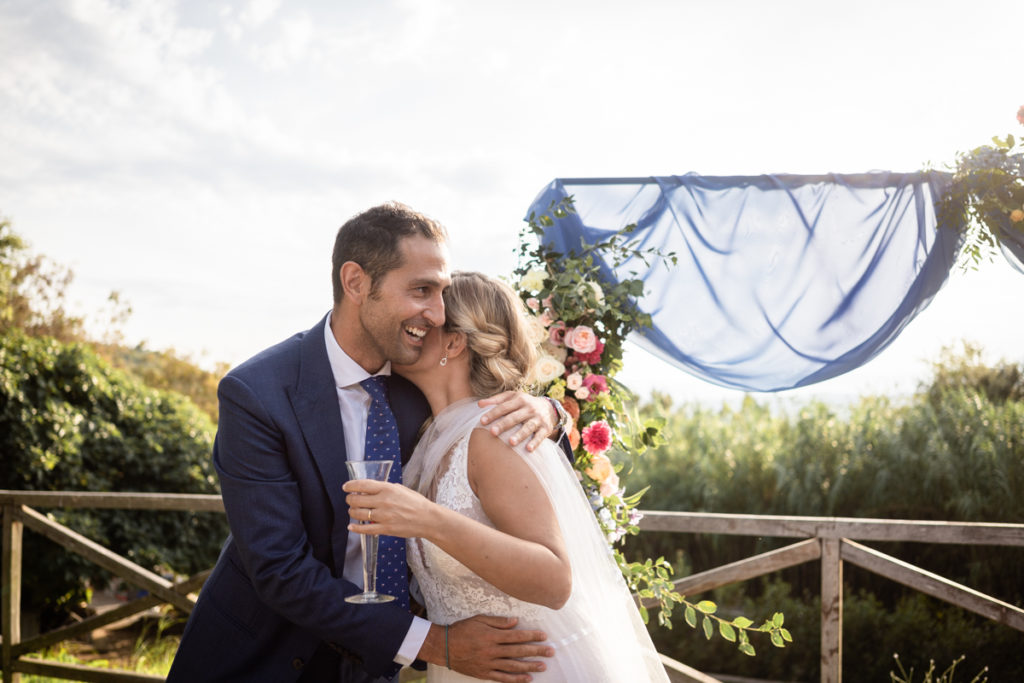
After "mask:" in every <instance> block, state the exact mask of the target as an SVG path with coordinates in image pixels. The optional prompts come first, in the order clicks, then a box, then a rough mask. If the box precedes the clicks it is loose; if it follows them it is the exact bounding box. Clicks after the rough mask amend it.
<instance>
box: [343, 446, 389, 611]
mask: <svg viewBox="0 0 1024 683" xmlns="http://www.w3.org/2000/svg"><path fill="white" fill-rule="evenodd" d="M391 463H392V461H391V460H346V461H345V467H347V468H348V476H349V478H350V479H373V480H374V481H387V480H388V473H389V472H390V471H391ZM357 523H358V524H369V522H357ZM378 540H379V539H378V537H377V536H375V535H373V534H360V535H359V543H360V544H361V545H362V548H363V592H362V593H356V594H354V595H350V596H348V597H346V598H345V602H354V603H356V604H359V605H366V604H374V603H381V602H391V601H392V600H394V599H395V596H393V595H384V594H382V593H378V592H377V542H378Z"/></svg>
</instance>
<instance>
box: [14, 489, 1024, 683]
mask: <svg viewBox="0 0 1024 683" xmlns="http://www.w3.org/2000/svg"><path fill="white" fill-rule="evenodd" d="M0 507H2V508H3V559H2V569H3V605H2V611H3V615H2V616H3V659H2V670H3V681H4V682H5V683H7V682H12V683H13V682H17V681H18V680H19V678H20V674H22V673H27V674H37V675H44V676H51V677H54V678H63V679H67V680H76V681H95V682H98V683H115V682H116V683H126V682H132V683H134V682H141V681H161V680H163V679H162V678H161V677H159V676H147V675H143V674H136V673H133V672H128V671H117V670H102V669H95V668H90V667H84V666H76V665H71V664H63V663H57V662H50V661H45V660H41V659H35V658H28V657H25V655H27V654H29V653H34V652H40V651H43V650H45V649H46V648H48V647H50V646H51V645H54V644H56V643H59V642H61V641H64V640H68V639H71V638H75V637H77V636H80V635H82V634H84V633H90V632H92V631H94V630H96V629H99V628H102V627H104V626H106V625H109V624H111V623H114V622H116V621H120V620H122V619H125V618H127V617H130V616H132V615H135V614H138V613H139V612H142V611H143V610H146V609H149V608H150V607H153V606H155V605H158V604H162V603H169V604H172V605H174V606H175V607H177V608H179V609H181V610H182V611H184V612H191V611H192V608H193V607H194V606H195V602H194V601H193V600H192V598H191V597H189V594H190V593H193V592H195V591H196V590H198V589H199V588H200V587H201V586H202V584H203V581H205V580H206V577H207V576H208V575H209V571H206V572H202V573H200V574H197V575H195V576H192V577H189V578H188V579H186V580H184V581H181V582H179V583H171V582H170V581H168V580H166V579H164V578H163V577H161V576H158V575H156V574H154V573H152V572H151V571H149V570H147V569H145V568H144V567H140V566H139V565H137V564H135V563H133V562H131V561H129V560H127V559H125V558H123V557H120V556H119V555H116V554H115V553H112V552H111V551H109V550H108V549H106V548H104V547H103V546H101V545H99V544H98V543H95V542H94V541H91V540H89V539H88V538H85V537H84V536H82V535H80V534H78V533H76V532H75V531H73V530H71V529H68V528H67V527H65V526H63V525H61V524H58V523H57V522H54V521H53V520H51V519H49V518H48V517H47V516H45V515H43V514H40V513H39V512H37V511H36V510H35V509H34V508H35V507H40V508H92V509H98V508H108V509H111V508H113V509H134V510H186V511H206V512H223V510H224V505H223V503H222V501H221V499H220V497H219V496H212V495H191V494H164V493H76V492H32V491H0ZM26 527H27V528H28V529H29V530H31V531H33V532H36V533H39V534H41V535H43V536H45V537H46V538H48V539H50V540H52V541H54V542H55V543H58V544H60V545H62V546H64V547H65V548H67V549H68V550H70V551H71V552H74V553H76V554H78V555H81V556H82V557H84V558H86V559H88V560H90V561H92V562H94V563H96V564H97V565H99V566H101V567H103V568H105V569H107V570H109V571H110V572H112V573H113V574H115V575H116V576H118V577H120V578H122V579H123V580H125V581H127V582H128V583H131V584H133V585H135V586H138V587H139V588H142V589H144V590H145V591H147V592H148V595H147V596H145V597H142V598H139V599H137V600H134V601H132V602H129V603H126V604H124V605H122V606H120V607H117V608H115V609H113V610H110V611H108V612H105V613H103V614H98V615H95V616H92V617H89V618H87V619H84V620H83V621H81V622H78V623H76V624H73V625H70V626H64V627H61V628H58V629H55V630H52V631H48V632H46V633H42V634H39V635H37V636H34V637H32V638H30V639H28V640H24V641H23V640H22V639H21V627H20V624H21V577H22V536H23V530H24V529H25V528H26ZM640 528H641V530H642V531H660V532H666V531H667V532H675V533H704V534H733V535H742V536H769V537H778V538H799V539H802V540H800V541H798V542H797V543H794V544H792V545H789V546H786V547H784V548H780V549H778V550H773V551H771V552H767V553H762V554H760V555H756V556H754V557H749V558H746V559H744V560H740V561H738V562H733V563H731V564H727V565H725V566H722V567H718V568H715V569H710V570H708V571H704V572H700V573H699V574H693V575H691V576H687V577H684V578H682V579H679V580H678V581H676V582H675V584H676V589H677V590H679V591H680V592H681V593H684V594H685V595H687V596H690V597H692V596H694V595H697V594H700V593H703V592H705V591H709V590H711V589H713V588H718V587H720V586H725V585H728V584H731V583H736V582H738V581H745V580H748V579H752V578H755V577H758V576H761V575H764V574H769V573H771V572H775V571H778V570H781V569H786V568H788V567H793V566H796V565H799V564H803V563H805V562H811V561H814V560H820V561H821V605H822V610H821V680H822V681H823V682H824V683H832V682H834V683H839V682H840V681H841V679H842V611H843V563H844V562H850V563H852V564H854V565H857V566H859V567H863V568H865V569H867V570H869V571H872V572H874V573H876V574H880V575H881V576H885V577H887V578H889V579H892V580H894V581H897V582H899V583H902V584H904V585H907V586H909V587H911V588H913V589H915V590H918V591H920V592H922V593H925V594H927V595H931V596H933V597H936V598H939V599H941V600H945V601H947V602H950V603H952V604H954V605H958V606H960V607H962V608H964V609H967V610H970V611H972V612H976V613H978V614H981V615H982V616H984V617H987V618H989V619H991V620H993V621H996V622H999V623H1001V624H1005V625H1006V626H1009V627H1011V628H1015V629H1017V630H1020V631H1024V610H1022V609H1021V608H1019V607H1016V606H1014V605H1010V604H1008V603H1005V602H1002V601H1000V600H997V599H995V598H993V597H990V596H988V595H984V594H982V593H979V592H978V591H975V590H973V589H971V588H968V587H966V586H962V585H960V584H958V583H955V582H953V581H950V580H948V579H945V578H943V577H941V576H937V575H935V574H932V573H931V572H928V571H925V570H923V569H920V568H918V567H914V566H912V565H910V564H907V563H906V562H903V561H901V560H899V559H896V558H894V557H890V556H888V555H885V554H883V553H880V552H878V551H877V550H873V549H872V548H869V547H866V546H864V545H861V544H860V543H857V542H856V541H912V542H922V543H946V544H954V545H996V546H1017V547H1021V546H1024V524H975V523H958V522H921V521H907V520H880V519H846V518H832V517H782V516H763V515H761V516H757V515H729V514H711V513H694V512H650V511H648V512H645V515H644V518H643V520H642V521H641V523H640ZM648 606H653V605H648ZM663 660H664V662H665V667H666V670H667V671H668V673H669V677H670V679H671V680H672V681H673V683H675V682H680V681H685V682H688V683H711V682H713V681H714V680H715V679H713V678H711V677H710V676H707V675H705V674H701V673H700V672H698V671H695V670H693V669H691V668H689V667H687V666H685V665H683V664H680V663H679V662H675V661H673V660H671V659H669V658H667V657H663Z"/></svg>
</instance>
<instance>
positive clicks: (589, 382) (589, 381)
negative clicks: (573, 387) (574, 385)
mask: <svg viewBox="0 0 1024 683" xmlns="http://www.w3.org/2000/svg"><path fill="white" fill-rule="evenodd" d="M583 386H584V387H586V388H587V390H589V392H590V393H591V394H593V395H595V396H596V395H597V394H607V393H608V378H606V377H605V376H604V375H587V376H586V377H584V378H583Z"/></svg>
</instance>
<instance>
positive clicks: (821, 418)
mask: <svg viewBox="0 0 1024 683" xmlns="http://www.w3.org/2000/svg"><path fill="white" fill-rule="evenodd" d="M1020 375H1021V368H1020V367H1019V366H1014V365H1012V364H1008V363H1005V362H1004V363H999V364H997V365H995V366H991V367H989V366H986V365H985V364H983V363H982V362H981V360H980V354H979V352H977V350H974V349H970V348H969V347H968V349H967V350H966V351H965V352H964V353H963V354H962V355H954V354H953V353H952V352H948V351H947V352H946V353H945V354H944V355H943V356H942V357H941V358H940V359H939V360H938V361H937V362H936V363H935V366H934V372H933V378H932V380H931V381H930V382H928V383H927V384H925V385H923V386H922V387H921V388H920V390H919V392H918V394H917V395H916V396H914V397H913V398H911V399H909V400H906V401H905V402H900V403H896V402H894V401H892V400H890V399H886V398H881V397H870V398H863V399H861V400H860V401H859V402H858V403H856V404H855V405H853V406H851V407H849V408H845V409H842V410H838V409H835V408H831V407H829V406H827V405H825V404H822V403H811V404H808V405H805V406H803V407H802V408H800V409H799V410H798V411H796V412H793V413H774V412H773V411H772V410H771V409H770V408H769V407H767V406H766V405H764V404H760V403H758V402H757V401H756V400H754V399H753V398H752V397H749V396H748V397H746V398H745V399H744V401H743V402H742V405H741V406H739V407H738V408H730V407H728V406H724V407H722V408H721V409H717V410H712V409H708V408H702V407H699V406H690V405H687V406H680V407H673V406H672V405H671V402H670V401H669V400H668V399H666V398H665V397H662V396H655V397H653V399H652V401H651V402H650V403H649V404H647V405H645V406H643V407H642V408H641V410H640V413H641V415H653V416H659V417H662V418H664V419H665V428H664V433H665V436H666V443H665V444H664V445H662V446H659V447H658V448H655V449H652V450H651V451H650V452H648V453H647V454H646V455H645V456H644V458H642V459H640V460H639V461H637V463H636V466H635V469H634V472H633V475H632V481H634V482H636V485H640V486H645V485H648V486H650V487H651V488H650V490H649V491H648V493H647V494H646V496H645V498H644V507H645V508H647V509H659V510H687V511H707V512H732V513H745V514H765V515H771V514H776V515H813V516H818V515H823V516H841V517H880V518H892V519H925V520H953V521H976V522H1014V523H1021V522H1024V498H1022V497H1021V496H1020V491H1021V490H1024V488H1022V487H1024V435H1022V432H1021V425H1024V400H1021V397H1020V390H1019V386H1020V380H1019V378H1020ZM790 542H792V541H791V540H788V539H787V540H779V539H770V538H749V537H733V536H722V535H679V534H661V533H653V532H645V533H643V534H641V535H640V536H638V537H630V538H629V539H628V541H627V542H626V545H625V548H624V552H625V553H627V554H628V555H630V556H634V555H639V556H658V555H664V556H665V557H667V558H670V559H672V560H673V563H674V565H675V566H676V567H678V568H680V569H679V571H680V573H682V574H684V575H685V574H687V573H689V572H691V571H702V570H705V569H708V568H711V567H714V566H719V565H722V564H725V563H727V562H731V561H735V560H738V559H741V558H743V557H748V556H750V555H753V554H755V553H759V552H765V551H768V550H772V549H774V548H777V547H780V546H782V545H784V544H787V543H790ZM870 545H872V546H873V547H877V548H878V549H879V550H881V551H882V552H885V553H888V554H891V555H894V556H896V557H899V558H900V559H902V560H905V561H907V562H910V563H912V564H916V565H918V566H921V567H923V568H925V569H927V570H929V571H932V572H935V573H937V574H940V575H942V576H946V577H948V578H950V579H952V580H954V581H957V582H959V583H963V584H966V585H968V586H971V587H972V588H975V589H978V590H980V591H983V592H985V593H988V594H990V595H994V596H995V597H997V598H999V599H1002V600H1005V601H1007V602H1011V603H1014V604H1017V605H1024V551H1022V550H1021V549H1019V548H1010V547H990V546H951V545H939V544H921V543H872V544H870ZM781 576H782V577H783V578H784V579H785V580H786V581H787V582H789V583H791V584H792V585H793V586H794V587H795V591H796V595H797V596H798V598H792V599H790V598H787V599H785V600H783V599H781V597H780V595H779V594H778V593H777V592H775V593H773V592H772V591H771V589H770V588H766V587H764V586H763V585H760V584H758V583H756V582H754V583H752V584H751V585H747V584H744V585H741V586H736V587H731V588H733V589H734V592H728V591H727V592H725V593H724V594H718V593H716V595H715V596H714V597H715V601H716V603H717V604H719V606H720V607H719V613H726V614H728V613H729V611H730V610H742V611H743V613H745V614H757V613H759V612H760V613H763V612H765V611H768V610H771V611H774V609H779V610H782V611H784V612H785V614H786V623H787V628H789V629H790V630H791V631H792V634H793V636H794V637H795V638H797V639H798V641H799V642H817V637H818V636H817V633H816V629H817V623H818V619H819V616H818V613H817V607H816V606H814V605H813V604H812V605H809V606H808V607H803V608H802V607H800V606H798V605H797V604H796V603H798V602H799V603H801V604H803V603H804V601H805V600H808V599H807V598H806V596H817V593H818V590H819V582H820V576H819V572H818V567H817V566H816V565H814V564H813V563H812V564H809V565H803V566H800V567H796V568H793V569H789V570H786V571H785V572H782V573H781ZM846 580H847V589H848V590H850V589H851V587H853V588H855V589H856V590H859V591H861V593H860V597H859V598H856V599H854V598H853V597H852V596H850V594H849V593H848V594H847V598H848V599H847V600H846V603H845V606H844V610H845V624H844V646H843V647H844V661H846V662H847V663H852V664H850V665H851V666H857V667H864V666H866V665H867V663H868V662H871V663H872V665H873V666H874V665H875V664H877V663H878V662H880V661H882V655H883V653H884V656H885V657H887V656H888V655H889V654H891V653H892V652H893V651H898V652H900V653H901V657H903V658H904V661H915V662H927V661H928V659H929V658H932V659H935V660H936V661H951V660H952V659H953V658H954V657H956V656H958V655H959V654H961V653H967V654H968V661H971V662H978V663H979V664H978V666H979V668H980V666H981V665H988V666H989V667H990V670H991V672H992V674H991V675H992V677H993V680H1022V679H1024V667H1022V666H1021V665H1020V663H1019V662H1017V661H1016V660H1015V659H1014V658H1013V657H1010V656H1008V655H1007V654H1006V653H1013V652H1020V651H1024V636H1021V634H1019V633H1017V632H1015V631H1012V630H1011V629H1007V628H1006V627H1002V626H999V625H996V624H992V623H991V622H987V621H984V620H981V619H980V618H978V619H977V620H975V619H974V618H973V617H969V616H956V615H957V614H958V613H960V612H959V610H956V609H953V608H949V607H948V606H945V605H944V604H943V603H934V605H931V604H929V606H927V608H925V607H922V606H921V605H922V604H923V603H920V604H919V603H917V602H915V601H914V600H913V599H910V598H907V597H906V596H907V595H908V592H907V591H906V590H905V589H903V588H901V587H900V586H898V585H896V584H895V583H893V582H891V581H888V580H886V579H884V578H881V577H877V576H875V575H873V574H870V573H867V572H862V571H853V570H848V571H847V573H846ZM745 591H746V592H749V595H747V596H746V597H744V592H745ZM759 592H761V593H762V595H760V596H759V595H758V593H759ZM723 595H724V597H723ZM814 600H817V598H816V597H815V598H814ZM872 601H873V602H872ZM868 602H870V604H868ZM764 605H771V606H772V607H771V608H766V607H764ZM866 613H870V618H866V617H865V618H861V617H860V616H858V615H861V614H866ZM960 614H961V615H962V613H960ZM701 640H703V639H701ZM691 641H692V637H691ZM656 643H657V644H658V645H659V649H661V646H662V645H664V646H665V647H667V648H672V647H673V645H672V644H671V643H672V640H669V639H665V638H661V639H660V640H658V639H656ZM992 643H997V644H999V645H998V646H996V645H992ZM675 647H676V649H675V653H676V654H672V651H670V650H662V651H665V652H666V654H670V656H676V655H678V656H677V658H678V659H680V660H681V661H685V662H686V663H687V664H690V665H692V666H696V667H697V668H701V669H703V670H714V669H715V668H716V667H718V666H721V664H722V663H723V662H725V661H726V659H727V658H726V657H724V656H723V653H722V652H721V651H720V650H713V652H715V653H717V654H710V655H708V656H707V658H706V659H705V658H704V654H703V653H704V652H705V651H706V649H707V647H709V646H705V645H703V644H701V645H699V646H698V645H697V644H696V643H695V642H690V644H689V645H686V644H682V645H678V646H675ZM804 650H810V651H811V652H809V654H807V657H808V659H807V662H805V663H794V661H795V660H791V659H789V658H788V657H789V655H787V658H786V659H785V660H784V661H785V662H786V663H785V664H778V665H776V664H775V663H774V662H777V661H780V660H778V659H777V658H776V657H775V656H774V655H764V656H759V657H758V663H757V664H752V665H750V666H747V667H745V668H740V667H737V668H735V669H732V670H730V671H729V673H733V674H735V675H751V676H753V675H756V676H758V677H763V678H782V679H785V680H794V679H795V680H811V679H814V678H816V677H817V668H816V667H817V657H818V655H817V650H816V648H800V651H804ZM696 652H700V653H702V654H701V655H700V656H699V657H698V658H695V653H696ZM1000 652H1002V653H1003V654H1002V655H1000ZM812 655H813V656H812ZM716 657H717V658H716ZM793 657H797V658H798V655H796V654H794V655H793ZM1018 659H1019V658H1018ZM761 660H764V661H763V662H762V661H761ZM800 661H802V660H800ZM762 665H763V666H762ZM922 668H923V667H919V671H920V670H922ZM997 670H998V671H1001V672H1002V674H1001V675H999V676H997V675H996V674H995V672H996V671H997ZM872 671H874V673H873V674H872V676H868V675H867V674H866V673H865V671H864V670H863V669H862V668H857V669H856V672H857V673H856V676H855V677H854V678H855V679H856V680H887V677H888V671H887V670H886V669H884V668H879V669H878V670H877V671H875V670H874V669H873V670H872ZM1011 674H1012V675H1011Z"/></svg>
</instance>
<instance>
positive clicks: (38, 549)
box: [0, 330, 227, 615]
mask: <svg viewBox="0 0 1024 683" xmlns="http://www.w3.org/2000/svg"><path fill="white" fill-rule="evenodd" d="M213 432H214V427H213V424H212V422H211V421H210V419H209V417H208V416H207V415H206V414H205V413H203V412H202V411H200V410H199V409H197V408H196V407H195V405H194V404H192V403H191V402H190V401H189V400H187V399H186V398H184V397H182V396H180V395H178V394H174V393H170V392H161V391H157V390H153V389H151V388H148V387H146V386H144V385H143V384H142V383H140V382H139V381H138V380H136V379H134V378H133V377H131V376H129V375H127V374H125V373H123V372H121V371H118V370H115V369H113V368H112V367H110V365H109V364H108V363H107V362H106V361H105V360H103V359H102V358H100V357H99V356H98V355H97V354H96V353H95V352H93V351H92V350H91V349H90V348H89V347H88V346H87V345H84V344H77V343H73V344H62V343H60V342H57V341H56V340H53V339H48V338H34V337H30V336H27V335H25V334H23V333H22V332H20V331H18V330H14V331H10V332H8V333H7V334H6V335H4V336H2V337H0V452H2V453H3V454H4V468H3V469H2V470H0V488H5V489H24V490H74V491H151V492H160V491H170V492H181V493H216V492H217V485H216V479H215V473H214V471H213V467H212V463H211V461H210V451H211V448H212V441H213ZM52 516H53V518H55V519H56V520H57V521H59V522H61V523H63V524H67V525H68V526H70V527H71V528H73V529H75V530H76V531H79V532H80V533H83V534H85V535H86V536H88V537H90V538H92V539H93V540H96V541H97V542H99V543H101V544H103V545H104V546H106V547H108V548H110V549H111V550H113V551H114V552H117V553H119V554H122V555H125V556H127V557H128V558H130V559H132V560H133V561H135V562H138V563H139V564H141V565H143V566H145V567H148V568H151V569H154V570H155V571H160V572H163V573H168V572H180V573H191V572H194V571H198V570H200V569H203V568H206V567H208V566H210V565H211V564H212V563H213V562H214V561H215V560H216V556H217V552H218V549H219V546H220V544H221V543H222V542H223V540H224V538H225V537H226V535H227V524H226V521H225V519H224V517H223V515H220V514H215V513H185V512H182V513H170V512H161V513H158V514H157V513H152V512H145V511H121V510H66V511H55V512H53V513H52ZM24 577H25V580H24V581H25V583H24V595H23V601H24V602H23V604H24V606H25V608H26V609H33V608H39V609H41V608H45V609H46V610H48V611H49V612H50V613H51V614H53V615H57V614H59V613H60V612H62V611H64V610H66V609H68V608H69V607H70V606H72V605H74V604H75V603H77V602H79V601H81V600H83V599H85V598H86V596H87V585H88V584H89V583H91V584H92V585H101V584H102V583H103V582H104V581H105V579H106V577H105V575H104V573H103V572H101V571H100V570H99V569H97V568H96V567H95V566H93V565H91V564H89V563H86V562H85V561H84V560H80V559H78V558H77V557H75V556H72V555H70V554H69V553H67V552H66V551H65V550H63V549H62V548H58V547H57V546H56V545H54V544H52V543H50V542H49V541H46V540H44V539H42V538H37V537H36V535H35V534H32V533H28V534H26V535H25V566H24Z"/></svg>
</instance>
